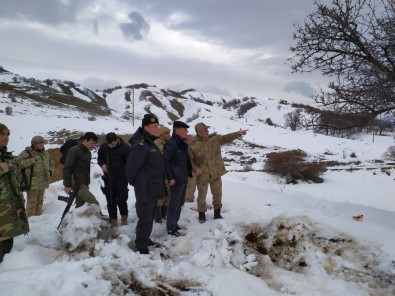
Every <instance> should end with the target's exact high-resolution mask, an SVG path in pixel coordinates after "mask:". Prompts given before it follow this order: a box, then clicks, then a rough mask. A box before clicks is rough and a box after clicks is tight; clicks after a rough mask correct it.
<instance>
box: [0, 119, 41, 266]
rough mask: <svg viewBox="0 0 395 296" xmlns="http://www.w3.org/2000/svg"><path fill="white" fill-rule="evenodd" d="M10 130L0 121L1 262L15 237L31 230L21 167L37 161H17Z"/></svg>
mask: <svg viewBox="0 0 395 296" xmlns="http://www.w3.org/2000/svg"><path fill="white" fill-rule="evenodd" d="M9 135H10V130H9V129H8V128H7V127H6V126H5V125H4V124H2V123H0V262H2V261H3V257H4V255H5V254H7V253H9V252H11V249H12V246H13V245H14V237H16V236H18V235H21V234H26V233H28V232H29V223H28V221H27V217H26V212H25V207H24V199H23V194H22V191H20V189H19V184H20V181H21V178H20V171H21V168H26V167H28V166H31V165H32V164H33V163H35V161H36V160H35V159H34V158H29V159H26V160H24V161H17V160H16V159H15V158H14V156H13V155H12V153H11V152H8V151H7V145H8V140H9Z"/></svg>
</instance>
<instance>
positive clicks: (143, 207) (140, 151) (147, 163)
mask: <svg viewBox="0 0 395 296" xmlns="http://www.w3.org/2000/svg"><path fill="white" fill-rule="evenodd" d="M158 128H159V121H158V118H157V117H156V116H154V115H153V114H145V115H144V118H143V121H142V127H140V128H138V130H137V131H136V132H135V133H134V135H133V136H132V139H131V141H130V142H131V145H132V147H131V149H130V153H129V157H128V160H127V163H126V177H127V180H128V182H129V184H130V185H132V186H133V187H134V193H135V196H136V213H137V218H138V222H137V226H136V240H135V243H136V248H137V249H138V250H139V252H140V254H149V250H148V246H149V245H152V244H153V242H152V241H151V240H150V235H151V232H152V227H153V224H154V214H155V207H156V202H157V201H158V199H160V198H163V196H166V189H165V168H164V164H163V158H162V153H161V152H160V150H159V149H158V147H157V146H156V145H155V144H154V141H155V139H156V135H157V134H158Z"/></svg>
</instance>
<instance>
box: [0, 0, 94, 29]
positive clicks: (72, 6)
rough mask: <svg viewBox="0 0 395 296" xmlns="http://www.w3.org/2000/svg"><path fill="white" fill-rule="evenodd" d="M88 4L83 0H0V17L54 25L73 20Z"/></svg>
mask: <svg viewBox="0 0 395 296" xmlns="http://www.w3.org/2000/svg"><path fill="white" fill-rule="evenodd" d="M88 5H89V2H88V1H85V0H73V1H55V0H34V1H31V0H2V1H0V19H11V20H18V19H25V20H32V21H36V22H40V23H45V24H50V25H56V24H59V23H63V22H74V21H75V16H76V14H77V13H78V11H79V10H80V9H81V8H82V7H86V6H88Z"/></svg>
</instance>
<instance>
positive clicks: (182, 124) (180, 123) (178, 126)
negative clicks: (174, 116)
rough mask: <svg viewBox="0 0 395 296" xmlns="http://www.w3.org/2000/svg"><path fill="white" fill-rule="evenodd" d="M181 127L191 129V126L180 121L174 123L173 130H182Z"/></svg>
mask: <svg viewBox="0 0 395 296" xmlns="http://www.w3.org/2000/svg"><path fill="white" fill-rule="evenodd" d="M180 127H183V128H189V125H188V124H186V123H185V122H182V121H178V120H176V121H174V122H173V128H180Z"/></svg>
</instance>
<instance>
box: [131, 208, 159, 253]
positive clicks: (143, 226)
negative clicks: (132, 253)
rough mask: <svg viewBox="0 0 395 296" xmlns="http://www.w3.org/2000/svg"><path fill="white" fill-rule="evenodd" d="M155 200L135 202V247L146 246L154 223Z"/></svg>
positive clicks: (142, 247)
mask: <svg viewBox="0 0 395 296" xmlns="http://www.w3.org/2000/svg"><path fill="white" fill-rule="evenodd" d="M155 208H156V201H151V202H144V203H142V202H136V213H137V218H138V219H139V220H138V221H137V226H136V240H135V243H136V248H137V249H145V248H148V241H149V238H150V235H151V232H152V227H153V225H154V216H155Z"/></svg>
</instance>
